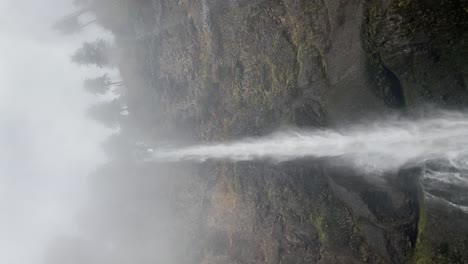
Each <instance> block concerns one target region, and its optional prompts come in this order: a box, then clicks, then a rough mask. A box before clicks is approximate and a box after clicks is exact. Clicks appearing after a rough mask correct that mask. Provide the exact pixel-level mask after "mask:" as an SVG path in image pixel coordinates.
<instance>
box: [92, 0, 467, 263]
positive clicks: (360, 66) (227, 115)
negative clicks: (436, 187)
mask: <svg viewBox="0 0 468 264" xmlns="http://www.w3.org/2000/svg"><path fill="white" fill-rule="evenodd" d="M116 2H119V3H120V5H121V8H122V9H123V10H125V12H127V13H125V14H120V13H122V12H124V11H122V10H121V11H119V14H120V17H125V20H123V19H121V20H119V19H118V17H119V16H116V17H115V18H114V19H116V20H117V21H118V23H113V22H112V19H111V18H109V16H108V15H107V16H105V10H96V13H97V16H98V19H101V20H103V21H102V24H104V25H106V26H107V27H108V28H109V29H111V30H112V31H113V32H114V33H115V34H116V41H117V45H118V46H119V47H120V48H121V50H122V55H121V56H122V59H121V63H120V71H121V74H122V76H123V78H124V80H125V82H126V83H127V86H128V91H127V93H128V105H129V109H130V111H131V114H132V115H134V116H135V117H136V119H138V120H140V126H141V127H142V128H143V130H144V131H146V133H147V135H146V136H147V137H148V138H151V140H154V141H158V140H161V139H164V140H167V139H178V140H185V141H191V140H206V141H211V140H229V139H235V138H240V137H244V136H256V135H263V134H266V133H269V132H271V131H273V130H275V129H277V128H279V127H282V126H300V127H323V126H335V125H338V124H342V123H347V122H352V121H353V120H356V119H358V118H361V117H363V116H366V115H369V114H381V113H385V112H388V111H393V110H394V109H400V108H411V107H413V106H416V105H419V104H422V103H428V102H429V103H433V104H439V105H446V106H465V105H466V103H467V102H468V101H467V100H468V99H467V98H468V97H467V96H468V90H467V87H466V82H467V76H468V75H467V74H468V71H467V69H468V68H467V61H468V53H467V41H468V39H467V32H468V13H467V12H468V5H467V3H466V2H464V1H462V0H452V1H429V0H425V1H420V0H353V1H351V0H340V1H337V0H320V1H307V0H257V1H251V0H229V1H227V0H199V1H190V0H178V1H175V0H138V1H137V0H134V1H130V0H126V1H125V0H120V1H116ZM114 8H117V7H114ZM116 12H117V11H116ZM123 23H125V25H122V24H123ZM113 25H119V27H118V28H116V27H114V26H113ZM143 105H144V107H142V106H143ZM424 173H425V172H424V171H423V170H422V169H418V168H415V169H407V170H403V171H401V172H399V173H396V174H395V175H385V176H384V177H383V178H382V180H381V181H375V180H372V179H369V178H366V177H363V175H359V173H358V172H354V171H351V170H349V169H345V168H336V166H335V165H334V164H333V161H328V162H325V161H310V160H302V161H296V162H289V163H285V164H280V165H275V164H270V163H267V162H249V163H237V164H226V163H216V164H208V165H205V166H204V168H203V169H201V170H200V172H199V175H198V177H197V179H199V180H200V181H205V182H206V184H205V185H204V186H205V187H204V189H203V192H204V194H203V195H202V198H201V199H202V200H203V201H204V202H203V205H202V210H200V214H202V216H199V217H198V218H197V219H198V220H199V222H198V223H197V230H196V232H195V234H194V235H193V237H196V238H195V239H194V241H197V243H196V244H195V243H194V245H193V247H192V248H191V250H190V253H187V252H186V253H187V254H188V255H190V256H189V257H187V259H186V262H185V263H206V264H208V263H217V264H221V263H281V264H286V263H302V264H306V263H466V262H468V224H467V223H468V221H467V220H468V219H467V217H468V216H467V214H466V213H464V212H463V211H462V210H461V209H459V208H452V207H447V206H446V205H442V203H440V202H438V200H437V199H433V198H431V197H433V196H430V195H427V192H426V191H425V188H426V187H427V186H428V182H427V181H420V180H419V177H420V176H421V175H423V174H424ZM453 215H455V216H453ZM181 262H183V261H182V260H181Z"/></svg>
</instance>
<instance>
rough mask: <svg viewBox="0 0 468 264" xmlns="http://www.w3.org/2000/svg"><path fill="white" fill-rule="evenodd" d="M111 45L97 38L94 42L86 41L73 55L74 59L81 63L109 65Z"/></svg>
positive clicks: (100, 66) (101, 66)
mask: <svg viewBox="0 0 468 264" xmlns="http://www.w3.org/2000/svg"><path fill="white" fill-rule="evenodd" d="M109 50H110V45H109V43H107V42H106V41H105V40H103V39H97V40H95V41H93V42H85V43H83V45H82V46H81V48H79V49H78V50H77V51H76V52H75V54H73V55H72V61H73V62H75V63H77V64H79V65H96V66H97V67H99V68H103V67H105V66H109V64H110V63H109V56H108V53H109Z"/></svg>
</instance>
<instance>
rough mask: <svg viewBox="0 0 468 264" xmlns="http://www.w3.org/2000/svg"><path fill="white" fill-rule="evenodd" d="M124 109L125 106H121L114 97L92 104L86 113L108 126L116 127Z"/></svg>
mask: <svg viewBox="0 0 468 264" xmlns="http://www.w3.org/2000/svg"><path fill="white" fill-rule="evenodd" d="M126 111H127V109H126V107H123V106H122V105H121V103H120V102H119V100H118V99H114V100H112V101H108V102H101V103H97V104H94V105H92V106H91V107H90V108H89V109H88V112H87V114H88V116H89V117H91V118H92V119H94V120H96V121H99V122H101V123H103V124H104V125H105V126H107V127H109V128H116V127H117V126H118V125H119V123H120V121H121V119H122V117H123V116H124V115H125V112H126Z"/></svg>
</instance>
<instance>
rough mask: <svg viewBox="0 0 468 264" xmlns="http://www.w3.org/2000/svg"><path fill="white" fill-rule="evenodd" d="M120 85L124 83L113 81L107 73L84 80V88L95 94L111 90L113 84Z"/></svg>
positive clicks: (102, 93)
mask: <svg viewBox="0 0 468 264" xmlns="http://www.w3.org/2000/svg"><path fill="white" fill-rule="evenodd" d="M120 85H122V82H112V81H111V79H110V78H109V77H108V76H107V74H104V75H103V76H100V77H96V78H92V79H90V78H88V79H86V80H85V81H84V89H85V90H86V91H87V92H89V93H91V94H94V95H104V94H106V93H107V92H109V89H110V88H111V87H112V86H120Z"/></svg>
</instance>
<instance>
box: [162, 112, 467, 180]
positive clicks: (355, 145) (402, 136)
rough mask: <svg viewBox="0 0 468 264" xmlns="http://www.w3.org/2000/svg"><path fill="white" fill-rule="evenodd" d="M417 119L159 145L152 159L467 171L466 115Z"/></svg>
mask: <svg viewBox="0 0 468 264" xmlns="http://www.w3.org/2000/svg"><path fill="white" fill-rule="evenodd" d="M424 116H425V117H419V118H403V117H401V116H398V117H396V116H393V117H389V118H386V119H385V120H383V121H377V122H368V123H361V124H357V125H353V126H349V127H344V128H341V129H336V130H332V129H316V130H288V131H282V132H277V133H274V134H272V135H269V136H265V137H258V138H247V139H243V140H239V141H234V142H227V143H211V144H204V145H195V146H189V147H183V148H177V149H159V150H156V151H155V154H154V160H158V161H166V162H178V161H197V162H204V161H206V160H214V159H222V160H231V161H249V160H259V159H264V160H265V159H267V160H271V161H274V162H283V161H288V160H294V159H300V158H323V157H338V158H339V159H337V160H340V161H342V162H343V163H344V164H348V165H352V166H354V167H356V168H361V169H365V170H379V171H391V170H397V169H399V168H401V167H402V166H408V165H418V164H422V163H424V162H426V161H427V160H435V159H444V160H448V161H450V162H451V163H452V164H454V165H456V166H457V167H458V168H460V169H468V160H466V159H465V157H468V114H467V113H463V112H453V111H452V112H449V111H438V112H436V113H432V114H431V116H428V115H427V114H426V115H424Z"/></svg>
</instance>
